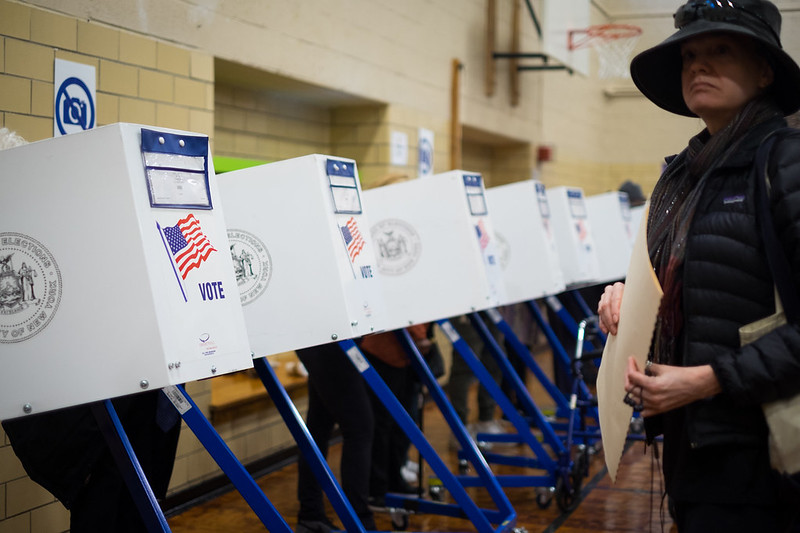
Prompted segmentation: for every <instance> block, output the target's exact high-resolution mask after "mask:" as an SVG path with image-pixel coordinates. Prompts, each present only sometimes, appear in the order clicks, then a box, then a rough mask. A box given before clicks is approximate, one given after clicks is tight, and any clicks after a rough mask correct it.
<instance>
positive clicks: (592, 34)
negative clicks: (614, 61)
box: [568, 24, 642, 50]
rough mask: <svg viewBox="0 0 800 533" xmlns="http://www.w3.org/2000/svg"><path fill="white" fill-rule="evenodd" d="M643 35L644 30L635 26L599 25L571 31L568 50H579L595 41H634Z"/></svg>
mask: <svg viewBox="0 0 800 533" xmlns="http://www.w3.org/2000/svg"><path fill="white" fill-rule="evenodd" d="M641 34H642V28H640V27H639V26H634V25H633V24H598V25H596V26H589V27H588V28H584V29H582V30H570V31H569V42H568V48H569V49H570V50H577V49H579V48H584V47H586V46H589V45H591V44H592V43H594V42H595V41H602V42H608V41H616V40H617V39H633V38H636V37H639V36H640V35H641Z"/></svg>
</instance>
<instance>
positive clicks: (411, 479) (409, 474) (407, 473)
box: [400, 465, 419, 485]
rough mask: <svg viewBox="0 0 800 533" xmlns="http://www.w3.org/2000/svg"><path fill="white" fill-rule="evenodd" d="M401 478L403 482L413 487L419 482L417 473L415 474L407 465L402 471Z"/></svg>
mask: <svg viewBox="0 0 800 533" xmlns="http://www.w3.org/2000/svg"><path fill="white" fill-rule="evenodd" d="M400 477H402V478H403V481H405V482H406V483H411V484H412V485H416V484H417V481H419V480H418V479H417V472H414V471H413V470H411V469H410V468H408V466H406V465H403V467H402V468H401V469H400Z"/></svg>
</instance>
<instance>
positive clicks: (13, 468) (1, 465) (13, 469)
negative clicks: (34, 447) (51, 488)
mask: <svg viewBox="0 0 800 533" xmlns="http://www.w3.org/2000/svg"><path fill="white" fill-rule="evenodd" d="M25 476H26V474H25V469H24V468H22V463H20V461H19V459H17V456H16V455H15V454H14V450H13V449H12V448H11V446H3V447H2V448H0V483H6V482H8V481H12V480H15V479H19V478H21V477H25ZM0 516H2V514H0Z"/></svg>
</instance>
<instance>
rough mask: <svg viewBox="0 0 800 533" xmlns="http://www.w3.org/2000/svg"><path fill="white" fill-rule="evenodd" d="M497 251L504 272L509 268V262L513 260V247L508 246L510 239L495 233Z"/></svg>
mask: <svg viewBox="0 0 800 533" xmlns="http://www.w3.org/2000/svg"><path fill="white" fill-rule="evenodd" d="M494 237H495V241H494V242H495V245H494V246H495V251H496V252H497V255H498V257H499V258H500V268H502V269H503V270H505V269H507V268H508V262H509V260H510V259H511V245H510V244H508V239H506V238H505V236H504V235H502V234H501V233H499V232H497V231H495V232H494Z"/></svg>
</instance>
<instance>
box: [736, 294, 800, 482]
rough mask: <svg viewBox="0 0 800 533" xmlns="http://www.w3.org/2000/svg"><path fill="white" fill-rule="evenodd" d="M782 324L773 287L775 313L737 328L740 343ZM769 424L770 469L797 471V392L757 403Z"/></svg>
mask: <svg viewBox="0 0 800 533" xmlns="http://www.w3.org/2000/svg"><path fill="white" fill-rule="evenodd" d="M784 324H786V315H785V314H784V312H783V305H781V299H780V296H779V295H778V289H777V287H776V288H775V313H774V314H772V315H770V316H768V317H766V318H762V319H761V320H756V321H755V322H751V323H750V324H745V325H744V326H742V327H740V328H739V341H740V343H741V345H742V346H744V345H745V344H750V343H751V342H753V341H754V340H756V339H758V338H759V337H762V336H763V335H766V334H767V333H769V332H770V331H772V330H773V329H775V328H777V327H779V326H782V325H784ZM761 407H762V408H763V409H764V416H765V417H766V418H767V424H768V425H769V458H770V463H771V465H772V468H774V469H775V470H777V471H779V472H785V473H787V474H796V473H798V472H800V394H798V395H797V396H794V397H792V398H789V399H786V400H778V401H776V402H770V403H765V404H764V405H762V406H761Z"/></svg>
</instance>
